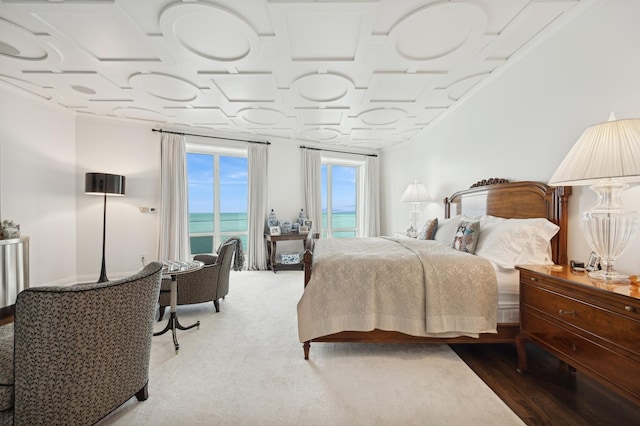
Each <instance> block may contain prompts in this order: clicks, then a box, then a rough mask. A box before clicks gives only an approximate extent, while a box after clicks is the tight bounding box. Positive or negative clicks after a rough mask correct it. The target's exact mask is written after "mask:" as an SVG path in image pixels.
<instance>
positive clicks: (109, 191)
mask: <svg viewBox="0 0 640 426" xmlns="http://www.w3.org/2000/svg"><path fill="white" fill-rule="evenodd" d="M124 183H125V177H124V176H120V175H112V174H109V173H87V174H86V175H85V178H84V192H85V193H86V194H93V195H102V196H104V207H103V212H102V268H101V270H100V278H99V279H98V282H99V283H103V282H106V281H109V279H108V278H107V270H106V267H105V261H104V257H105V250H104V249H105V239H106V235H107V195H120V196H122V195H124Z"/></svg>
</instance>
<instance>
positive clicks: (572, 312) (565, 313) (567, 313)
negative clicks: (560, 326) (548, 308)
mask: <svg viewBox="0 0 640 426" xmlns="http://www.w3.org/2000/svg"><path fill="white" fill-rule="evenodd" d="M558 314H560V315H571V316H572V317H575V316H576V311H565V310H564V309H560V310H559V311H558Z"/></svg>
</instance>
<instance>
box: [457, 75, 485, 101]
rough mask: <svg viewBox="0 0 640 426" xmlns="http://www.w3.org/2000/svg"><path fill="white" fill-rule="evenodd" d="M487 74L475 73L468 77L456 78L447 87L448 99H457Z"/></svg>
mask: <svg viewBox="0 0 640 426" xmlns="http://www.w3.org/2000/svg"><path fill="white" fill-rule="evenodd" d="M487 76H488V75H487V74H476V75H471V76H469V77H465V78H463V79H461V80H458V81H456V82H454V83H452V84H451V85H449V86H448V87H447V93H448V94H449V95H448V96H449V99H451V100H452V101H457V100H458V99H460V98H461V97H462V96H463V95H464V94H465V93H467V92H468V91H469V90H470V89H471V88H472V87H473V86H475V85H476V84H478V83H479V82H480V81H481V80H482V79H483V78H485V77H487Z"/></svg>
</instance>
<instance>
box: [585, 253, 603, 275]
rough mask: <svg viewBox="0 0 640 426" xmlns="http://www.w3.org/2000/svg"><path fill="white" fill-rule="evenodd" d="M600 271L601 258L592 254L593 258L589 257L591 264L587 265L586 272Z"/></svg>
mask: <svg viewBox="0 0 640 426" xmlns="http://www.w3.org/2000/svg"><path fill="white" fill-rule="evenodd" d="M598 269H600V256H598V255H597V254H595V253H594V252H591V256H589V262H588V263H587V266H586V270H587V271H597V270H598Z"/></svg>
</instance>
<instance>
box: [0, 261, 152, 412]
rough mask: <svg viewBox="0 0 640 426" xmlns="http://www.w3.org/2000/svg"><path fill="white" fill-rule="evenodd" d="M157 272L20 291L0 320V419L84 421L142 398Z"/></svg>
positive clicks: (145, 381)
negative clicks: (4, 321) (7, 320)
mask: <svg viewBox="0 0 640 426" xmlns="http://www.w3.org/2000/svg"><path fill="white" fill-rule="evenodd" d="M161 274H162V264H161V263H158V262H153V263H150V264H149V265H147V266H146V267H145V268H143V269H142V270H141V271H140V272H138V273H137V274H135V275H133V276H131V277H128V278H125V279H122V280H117V281H111V282H105V283H97V284H82V285H75V286H64V287H63V286H55V287H54V286H50V287H33V288H29V289H27V290H24V291H22V292H21V293H20V294H19V295H18V298H17V301H16V305H15V322H14V323H13V324H9V325H6V326H4V327H0V410H1V411H0V425H14V424H15V425H45V424H46V425H90V424H94V423H96V422H97V421H98V420H100V419H101V418H103V417H104V416H106V415H107V414H109V413H110V412H111V411H113V410H114V409H116V408H117V407H119V406H120V405H122V404H123V403H124V402H126V401H127V400H129V399H130V398H131V397H132V396H134V395H135V396H136V397H137V398H138V400H140V401H143V400H146V399H147V396H148V393H147V383H148V381H149V358H150V355H151V337H152V334H153V323H154V316H155V309H156V301H157V300H158V293H159V290H160V279H161Z"/></svg>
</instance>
